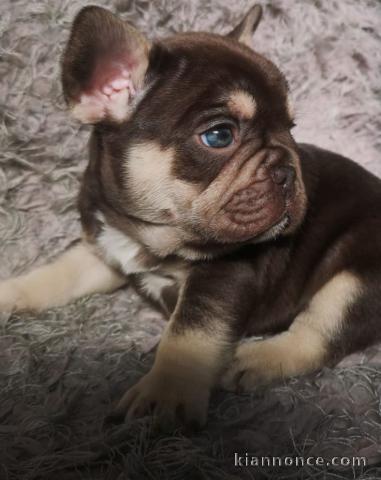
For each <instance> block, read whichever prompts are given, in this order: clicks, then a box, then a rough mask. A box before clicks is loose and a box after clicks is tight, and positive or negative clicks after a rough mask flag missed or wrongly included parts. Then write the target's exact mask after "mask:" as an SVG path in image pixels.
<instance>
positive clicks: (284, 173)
mask: <svg viewBox="0 0 381 480" xmlns="http://www.w3.org/2000/svg"><path fill="white" fill-rule="evenodd" d="M295 176H296V173H295V169H294V168H293V167H290V166H285V165H282V166H278V167H274V168H273V169H272V170H271V178H272V179H273V182H274V183H276V184H277V185H282V187H283V188H284V189H285V190H289V189H290V188H291V187H292V185H293V184H294V180H295Z"/></svg>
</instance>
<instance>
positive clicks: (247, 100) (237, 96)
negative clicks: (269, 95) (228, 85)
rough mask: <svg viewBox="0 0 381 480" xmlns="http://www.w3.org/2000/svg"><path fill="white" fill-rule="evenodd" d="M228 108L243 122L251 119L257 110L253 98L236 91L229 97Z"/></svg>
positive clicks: (245, 93)
mask: <svg viewBox="0 0 381 480" xmlns="http://www.w3.org/2000/svg"><path fill="white" fill-rule="evenodd" d="M228 107H229V110H230V111H231V112H232V114H233V115H235V116H237V117H239V118H243V119H245V120H250V119H251V118H253V117H254V115H255V113H256V110H257V105H256V102H255V99H254V97H253V96H252V95H250V94H249V93H247V92H244V91H243V90H238V91H236V92H233V93H232V94H231V95H230V97H229V100H228Z"/></svg>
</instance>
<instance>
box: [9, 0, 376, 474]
mask: <svg viewBox="0 0 381 480" xmlns="http://www.w3.org/2000/svg"><path fill="white" fill-rule="evenodd" d="M86 3H88V2H86V1H82V0H62V1H53V0H51V1H49V0H2V1H1V6H0V9H1V16H0V37H1V47H0V55H1V57H0V79H1V85H0V92H1V96H0V105H1V107H0V108H1V110H0V112H1V123H0V143H1V153H0V239H1V240H0V259H1V262H0V278H6V277H8V276H10V275H15V274H18V273H21V272H24V271H25V270H28V269H30V268H32V266H35V265H39V264H41V263H44V262H45V261H46V260H47V259H50V258H52V257H54V256H55V255H56V254H57V253H58V252H60V251H61V250H63V249H64V248H65V247H66V246H67V245H68V244H69V243H70V242H72V241H73V240H74V239H76V238H77V237H78V235H79V231H80V230H79V223H78V214H77V211H76V207H75V204H76V195H77V192H78V188H79V182H80V178H81V174H82V172H83V170H84V167H85V164H86V140H87V138H88V135H89V130H88V128H84V127H80V126H79V125H78V124H77V123H75V122H74V121H73V120H71V119H70V118H69V116H68V114H67V112H66V111H65V107H64V104H63V101H62V95H61V89H60V83H59V58H60V54H61V52H62V49H63V46H64V43H65V41H66V39H67V36H68V29H69V26H70V22H71V20H72V18H73V16H74V14H75V13H76V12H77V11H78V9H79V8H80V7H81V6H83V5H85V4H86ZM93 3H99V4H102V5H104V6H107V7H108V8H110V9H112V10H113V11H117V12H119V13H120V14H121V15H122V16H123V17H124V18H126V19H128V20H130V21H132V22H134V23H135V24H136V25H138V26H139V27H140V28H141V29H142V30H143V31H145V32H146V33H147V34H148V35H149V37H151V38H152V37H156V36H162V35H166V34H169V33H173V32H175V31H182V30H189V29H195V30H213V31H216V32H226V31H227V30H228V29H229V28H230V27H232V26H233V25H234V24H235V22H236V21H237V20H238V19H239V18H240V16H241V14H242V13H243V12H244V11H245V10H246V9H247V8H248V6H249V5H250V2H248V1H245V0H235V1H234V2H232V1H229V0H211V1H202V0H189V1H186V0H182V1H175V0H155V1H151V2H150V1H148V0H109V1H107V2H106V1H104V2H93ZM262 4H263V5H264V7H265V12H264V13H265V15H264V20H263V23H262V24H261V25H260V27H259V29H258V31H257V34H256V37H255V39H254V45H255V47H256V48H257V50H259V51H260V52H263V53H265V54H266V55H268V56H269V57H270V58H272V59H273V60H274V61H275V62H276V63H277V64H278V65H279V66H280V67H281V68H282V70H283V71H284V72H285V74H286V75H287V77H288V79H289V82H290V86H291V90H292V98H293V102H294V105H295V109H296V114H297V115H296V121H297V123H298V126H297V128H296V129H295V137H296V139H297V140H300V141H309V142H313V143H316V144H318V145H320V146H322V147H327V148H330V149H333V150H336V151H338V152H339V153H342V154H345V155H347V156H349V157H352V158H354V159H355V160H356V161H358V162H359V163H361V164H362V165H364V166H365V167H366V168H368V169H370V170H372V171H373V172H375V173H376V174H379V175H381V161H380V158H381V156H380V147H381V134H380V132H381V129H380V127H381V99H380V92H381V90H380V88H381V83H380V80H381V78H380V68H381V37H380V31H381V28H380V27H381V4H380V3H379V2H378V1H377V0H341V1H339V0H327V1H323V0H310V1H307V0H305V1H303V0H296V1H293V2H291V1H287V0H273V1H271V2H270V1H268V0H265V1H263V2H262ZM338 181H340V179H338ZM354 194H355V192H354ZM333 208H334V206H333ZM0 320H1V321H0V328H1V332H0V422H1V423H0V480H27V479H28V480H32V479H49V480H53V479H57V480H64V479H65V480H66V479H67V480H69V479H70V480H71V479H88V480H90V479H92V480H98V479H99V480H100V479H102V480H104V479H108V480H123V479H131V480H135V479H170V480H174V479H191V480H195V479H199V478H200V479H201V478H202V479H222V480H227V479H246V478H248V479H249V478H250V479H253V478H255V479H261V478H274V479H286V478H287V479H294V478H305V479H311V478H313V479H323V478H327V479H336V480H337V479H344V478H359V479H365V478H366V479H371V478H372V479H376V478H381V466H380V465H381V463H380V462H381V446H380V443H381V403H380V397H381V370H380V367H381V346H378V347H374V348H371V349H370V350H368V351H367V352H364V353H361V354H358V355H354V356H352V357H350V358H347V359H345V361H343V362H342V363H341V364H340V365H339V366H337V367H336V368H334V369H332V370H331V369H326V370H324V371H322V372H319V373H317V374H315V375H311V376H308V377H304V378H299V379H292V380H290V381H287V382H285V383H283V384H281V385H276V386H273V387H269V388H265V389H261V390H258V391H255V392H253V393H252V394H246V395H241V396H236V395H233V394H225V393H222V392H219V393H217V394H216V396H215V398H214V399H213V403H212V408H211V412H210V417H209V423H208V426H207V428H206V429H205V430H204V431H202V432H200V433H197V434H196V433H193V434H189V433H187V432H185V431H183V430H181V429H179V430H177V431H174V432H171V433H170V434H168V433H167V434H163V433H160V432H156V431H155V430H154V429H153V428H152V425H151V423H150V419H149V418H144V419H140V420H136V421H132V422H128V423H124V424H121V425H114V424H112V423H108V422H105V417H106V416H107V414H108V413H109V412H110V410H111V407H112V404H113V402H114V401H115V399H117V398H118V397H119V395H120V394H121V393H122V392H123V391H124V390H125V389H126V388H127V387H128V386H130V385H132V384H133V383H134V382H135V381H136V380H137V379H138V378H139V377H140V376H141V375H142V374H143V373H144V372H146V371H147V370H148V369H149V367H150V365H151V363H152V358H153V353H152V350H153V348H154V346H155V344H156V343H157V341H158V338H159V336H160V332H161V331H162V329H163V325H164V320H163V318H161V317H160V316H159V315H158V314H157V313H155V312H153V311H152V310H150V308H149V307H148V306H147V305H146V304H144V303H143V302H142V301H141V300H140V299H139V298H138V297H137V295H136V294H135V293H134V292H133V291H132V290H130V289H126V290H123V291H119V292H117V293H115V294H113V295H110V296H104V295H95V296H93V297H91V298H84V299H82V300H80V301H77V302H76V303H75V304H72V305H69V306H67V307H64V308H56V309H51V310H49V311H47V312H44V313H41V314H39V315H31V314H23V315H16V314H14V315H11V316H10V315H6V314H2V315H1V317H0ZM364 321H366V319H364ZM234 452H238V453H239V454H242V455H243V454H244V453H245V452H248V453H249V454H250V455H255V456H260V455H265V456H270V455H275V456H279V457H286V456H292V455H296V456H303V457H304V458H307V457H309V456H313V457H316V456H322V457H324V459H325V460H327V463H329V459H330V458H331V457H332V456H335V455H340V456H348V457H352V456H354V455H359V456H365V457H366V458H367V462H368V466H367V467H366V468H357V469H356V468H345V469H343V468H341V469H340V468H336V469H334V468H332V467H331V466H329V465H328V464H327V463H324V465H321V466H308V465H305V466H304V467H300V466H299V467H295V466H283V467H271V468H270V467H267V466H263V467H255V466H249V467H235V466H234ZM377 465H378V466H377Z"/></svg>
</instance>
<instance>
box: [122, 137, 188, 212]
mask: <svg viewBox="0 0 381 480" xmlns="http://www.w3.org/2000/svg"><path fill="white" fill-rule="evenodd" d="M127 155H128V161H127V165H126V175H127V181H130V183H129V187H130V188H131V189H132V193H133V196H134V198H135V199H136V200H137V202H138V204H139V207H140V209H141V210H142V211H143V212H144V213H146V214H148V215H149V214H154V215H155V217H156V220H157V215H158V210H163V211H167V212H171V213H172V214H173V215H175V211H176V209H175V204H176V203H178V202H179V201H181V202H182V203H183V202H184V201H185V202H187V201H188V202H190V201H191V200H192V199H193V198H194V197H195V195H196V191H195V187H193V186H191V185H189V184H187V183H185V182H182V181H180V180H177V179H175V178H174V176H173V175H172V168H173V161H174V156H175V152H174V150H173V149H170V148H168V149H162V148H161V147H160V145H158V144H157V143H155V142H147V143H145V144H136V145H134V146H133V147H132V148H130V150H129V151H128V154H127Z"/></svg>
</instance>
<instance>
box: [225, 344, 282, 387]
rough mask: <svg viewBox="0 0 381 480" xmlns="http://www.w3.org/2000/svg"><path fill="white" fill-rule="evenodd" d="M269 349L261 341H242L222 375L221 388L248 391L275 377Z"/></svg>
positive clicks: (275, 369) (275, 371)
mask: <svg viewBox="0 0 381 480" xmlns="http://www.w3.org/2000/svg"><path fill="white" fill-rule="evenodd" d="M269 354H271V352H270V351H268V350H267V344H265V342H264V341H263V342H262V341H257V342H252V343H244V344H242V345H240V346H239V347H238V348H237V351H236V354H235V357H234V359H233V361H232V363H231V365H230V366H229V367H228V369H227V371H226V372H225V373H224V374H223V375H222V378H221V381H220V384H221V386H222V388H224V389H226V390H229V391H234V392H248V391H251V390H254V389H255V388H256V387H259V386H263V385H266V384H268V383H270V382H271V381H272V380H273V379H274V378H276V377H277V373H278V372H277V368H276V364H275V363H276V361H275V363H274V360H273V359H271V358H269Z"/></svg>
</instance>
